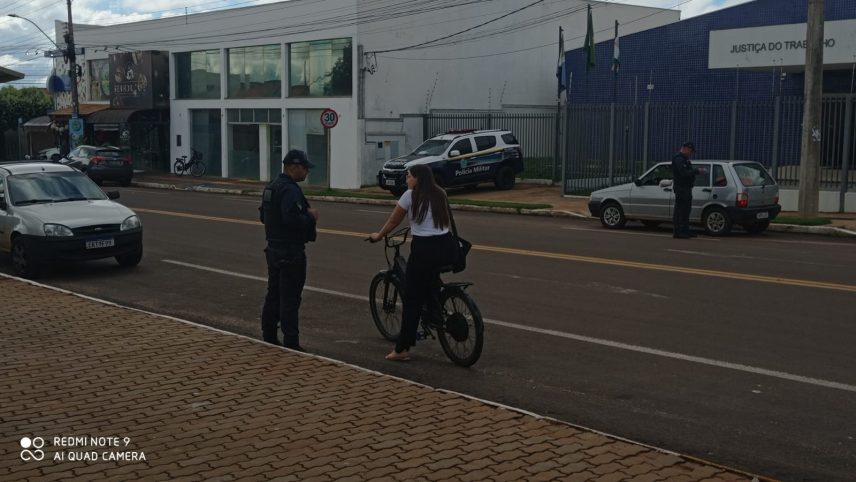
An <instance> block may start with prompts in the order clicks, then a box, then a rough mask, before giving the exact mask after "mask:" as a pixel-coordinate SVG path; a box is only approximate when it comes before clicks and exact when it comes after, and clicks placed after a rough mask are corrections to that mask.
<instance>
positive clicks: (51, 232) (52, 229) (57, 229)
mask: <svg viewBox="0 0 856 482" xmlns="http://www.w3.org/2000/svg"><path fill="white" fill-rule="evenodd" d="M45 236H74V233H73V232H71V229H69V227H68V226H63V225H62V224H45Z"/></svg>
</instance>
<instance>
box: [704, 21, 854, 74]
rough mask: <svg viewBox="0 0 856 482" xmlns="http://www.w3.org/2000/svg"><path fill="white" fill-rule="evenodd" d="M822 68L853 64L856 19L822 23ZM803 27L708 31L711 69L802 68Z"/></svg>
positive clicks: (782, 26) (785, 26) (804, 38)
mask: <svg viewBox="0 0 856 482" xmlns="http://www.w3.org/2000/svg"><path fill="white" fill-rule="evenodd" d="M823 37H824V48H823V64H824V65H825V66H827V67H830V66H832V67H834V66H842V67H843V66H846V65H851V64H853V63H854V62H856V19H851V20H837V21H832V22H825V25H824V32H823ZM805 45H806V24H804V23H795V24H790V25H773V26H770V27H752V28H737V29H731V30H711V31H710V41H709V43H708V47H709V49H708V61H707V65H708V68H710V69H732V68H736V67H740V68H764V67H803V66H805Z"/></svg>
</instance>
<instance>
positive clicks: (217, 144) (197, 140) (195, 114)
mask: <svg viewBox="0 0 856 482" xmlns="http://www.w3.org/2000/svg"><path fill="white" fill-rule="evenodd" d="M222 137H223V136H222V134H221V131H220V109H194V110H191V111H190V146H191V147H192V148H194V149H196V150H197V151H199V152H201V153H202V156H203V157H202V159H203V161H204V162H205V164H206V165H207V166H208V175H211V176H219V175H221V174H222V173H223V170H222V167H221V166H222V162H221V153H220V148H221V138H222Z"/></svg>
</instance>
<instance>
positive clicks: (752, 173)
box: [734, 162, 775, 187]
mask: <svg viewBox="0 0 856 482" xmlns="http://www.w3.org/2000/svg"><path fill="white" fill-rule="evenodd" d="M734 172H735V173H737V178H738V179H740V183H741V184H743V185H744V186H746V187H751V186H769V185H772V184H775V181H773V178H772V176H770V175H769V174H768V173H767V170H766V169H764V166H762V165H760V164H758V163H757V162H747V163H745V164H735V165H734Z"/></svg>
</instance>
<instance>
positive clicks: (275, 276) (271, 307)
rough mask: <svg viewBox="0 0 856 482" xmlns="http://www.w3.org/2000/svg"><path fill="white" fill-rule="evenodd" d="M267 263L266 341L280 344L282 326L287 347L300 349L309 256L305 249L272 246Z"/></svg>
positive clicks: (269, 248)
mask: <svg viewBox="0 0 856 482" xmlns="http://www.w3.org/2000/svg"><path fill="white" fill-rule="evenodd" d="M265 259H266V260H267V267H268V285H267V295H266V296H265V304H264V307H263V308H262V338H263V339H264V340H265V341H267V342H271V343H277V327H278V326H279V325H281V326H282V333H283V335H284V339H283V342H284V344H285V345H286V346H288V345H296V344H297V343H298V336H299V335H300V330H299V329H298V322H299V320H298V312H299V310H300V302H301V300H302V296H301V295H302V293H303V285H304V284H306V253H305V252H304V250H303V246H299V247H297V246H294V247H289V248H286V249H281V248H280V249H277V248H272V247H271V246H268V247H267V249H265Z"/></svg>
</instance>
